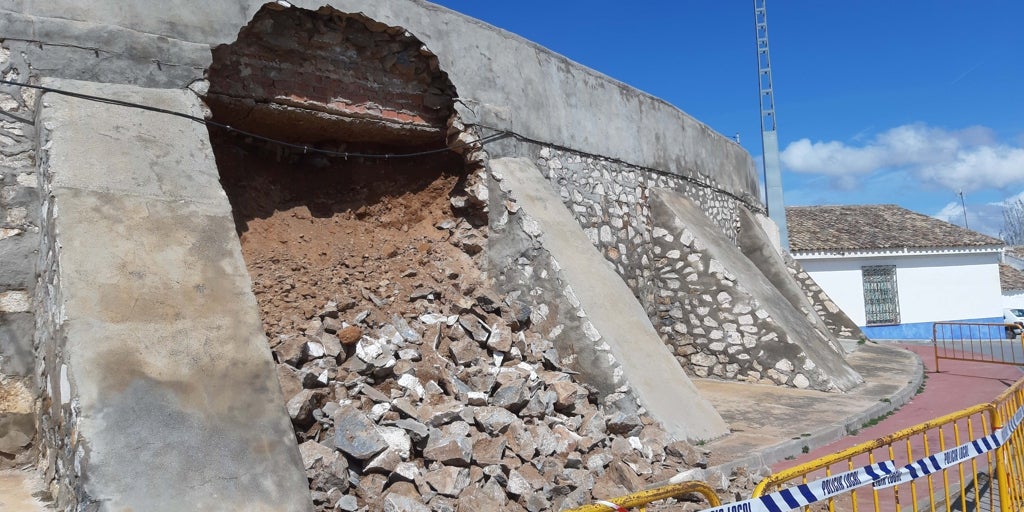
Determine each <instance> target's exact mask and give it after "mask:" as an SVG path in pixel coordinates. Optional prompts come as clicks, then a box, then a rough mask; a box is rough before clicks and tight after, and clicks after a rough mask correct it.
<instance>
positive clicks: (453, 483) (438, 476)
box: [424, 466, 470, 498]
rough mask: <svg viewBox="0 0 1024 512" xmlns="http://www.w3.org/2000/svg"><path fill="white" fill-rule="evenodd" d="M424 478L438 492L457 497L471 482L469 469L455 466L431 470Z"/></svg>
mask: <svg viewBox="0 0 1024 512" xmlns="http://www.w3.org/2000/svg"><path fill="white" fill-rule="evenodd" d="M424 480H426V482H427V484H428V485H430V487H431V488H432V489H434V491H436V492H437V493H438V494H441V495H443V496H450V497H452V498H457V497H458V496H459V494H461V493H462V490H463V489H465V488H466V487H467V486H469V484H470V479H469V470H468V469H466V468H459V467H453V466H443V467H441V468H439V469H434V470H431V471H429V472H428V473H427V475H426V476H425V477H424Z"/></svg>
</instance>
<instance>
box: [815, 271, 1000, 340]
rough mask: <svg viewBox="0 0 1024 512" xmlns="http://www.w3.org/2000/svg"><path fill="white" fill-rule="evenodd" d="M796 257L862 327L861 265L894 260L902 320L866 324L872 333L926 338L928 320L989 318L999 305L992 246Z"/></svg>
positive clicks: (929, 330) (871, 335) (868, 333)
mask: <svg viewBox="0 0 1024 512" xmlns="http://www.w3.org/2000/svg"><path fill="white" fill-rule="evenodd" d="M796 258H797V260H798V261H799V262H800V264H801V265H803V267H804V269H806V271H807V273H808V274H810V276H811V277H813V278H814V280H815V281H817V283H818V284H819V285H820V286H821V287H822V288H823V289H824V290H825V291H827V292H828V293H829V295H831V296H832V298H833V299H834V301H835V303H836V304H837V305H839V307H840V308H841V309H842V310H843V311H845V312H846V313H847V314H848V315H849V316H850V318H851V319H852V320H853V321H854V322H856V323H857V325H859V326H862V328H863V327H864V326H865V316H864V315H865V313H864V288H863V280H862V277H861V267H863V266H869V265H895V266H896V286H897V290H898V291H899V305H900V323H901V324H905V326H904V327H895V328H882V327H870V328H866V329H864V332H865V334H867V335H868V336H870V337H877V338H889V337H893V338H919V339H925V338H930V337H931V322H938V321H960V320H979V319H992V318H995V317H997V316H998V315H999V314H1000V312H1001V311H1002V304H1001V293H1000V290H999V268H998V264H997V263H998V259H999V254H998V252H995V251H989V252H981V253H968V254H920V255H877V256H861V257H857V256H847V257H833V258H812V257H806V256H800V255H798V256H796ZM965 298H969V300H965Z"/></svg>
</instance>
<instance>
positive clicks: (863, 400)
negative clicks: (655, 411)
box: [695, 342, 922, 473]
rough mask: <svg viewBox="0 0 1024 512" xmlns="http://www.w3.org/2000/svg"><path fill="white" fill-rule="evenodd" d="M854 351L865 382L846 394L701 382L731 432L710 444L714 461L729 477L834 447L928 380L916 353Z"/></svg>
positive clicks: (878, 347)
mask: <svg viewBox="0 0 1024 512" xmlns="http://www.w3.org/2000/svg"><path fill="white" fill-rule="evenodd" d="M854 348H856V351H855V352H854V353H852V354H850V356H849V358H848V361H849V362H850V364H851V365H852V366H853V367H854V368H855V369H856V370H857V371H858V372H859V373H860V374H861V375H862V376H863V377H864V378H865V380H866V381H867V382H866V383H865V384H862V385H860V386H858V387H857V388H855V389H853V390H851V391H849V392H847V393H824V392H820V391H811V390H799V389H792V388H781V387H778V386H766V385H756V384H744V383H739V382H723V381H715V380H707V379H697V380H695V384H696V385H697V388H698V389H700V391H701V394H703V395H704V396H705V397H707V399H708V400H709V401H711V403H712V404H713V405H714V406H715V409H717V410H718V411H719V413H721V415H722V417H723V418H725V420H726V421H727V422H728V423H729V427H730V429H731V430H732V433H731V434H730V435H729V436H727V437H725V438H722V439H719V440H716V441H713V442H710V443H708V444H707V445H706V448H707V449H709V450H711V460H710V464H711V465H712V466H720V467H721V468H722V469H724V470H725V472H726V473H728V470H730V469H731V468H733V467H736V466H741V465H745V466H758V465H761V466H771V465H772V464H775V463H776V462H780V461H784V460H785V459H786V458H787V457H796V456H799V455H801V454H802V453H803V452H804V450H813V449H815V448H818V447H822V446H827V445H831V444H832V443H834V442H836V441H839V440H840V439H843V438H845V437H847V435H848V430H855V429H859V428H860V427H861V425H863V424H864V423H866V422H868V421H870V420H871V419H872V418H874V417H877V416H881V415H883V414H885V413H886V412H888V411H890V410H892V409H893V408H894V407H898V406H899V405H902V404H904V403H906V402H907V401H908V400H910V399H911V398H912V397H913V395H914V393H915V392H916V391H917V389H918V387H919V386H920V383H921V378H922V366H921V360H920V359H919V358H918V356H917V355H915V354H914V353H912V352H909V351H906V350H903V349H901V348H899V347H896V346H894V345H890V344H882V343H871V342H869V343H866V344H863V345H857V346H856V347H854ZM805 447H806V448H805Z"/></svg>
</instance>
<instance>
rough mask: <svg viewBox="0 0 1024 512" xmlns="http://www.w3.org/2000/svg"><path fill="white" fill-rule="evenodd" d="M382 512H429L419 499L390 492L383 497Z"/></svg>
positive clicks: (428, 508)
mask: <svg viewBox="0 0 1024 512" xmlns="http://www.w3.org/2000/svg"><path fill="white" fill-rule="evenodd" d="M384 512H430V507H428V506H426V505H424V504H423V502H422V501H420V500H419V498H414V497H411V496H403V495H401V494H398V493H395V492H391V493H388V495H387V496H384Z"/></svg>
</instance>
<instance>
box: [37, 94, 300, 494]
mask: <svg viewBox="0 0 1024 512" xmlns="http://www.w3.org/2000/svg"><path fill="white" fill-rule="evenodd" d="M46 83H47V84H51V85H53V86H58V87H66V88H74V89H77V90H86V91H89V92H92V93H96V94H103V95H106V96H112V97H118V98H121V99H131V100H134V101H141V102H144V103H148V104H156V105H163V106H166V107H168V108H172V109H176V110H180V111H190V112H195V113H199V112H200V105H199V102H198V100H197V99H196V98H195V97H194V96H191V93H189V92H187V91H167V90H145V89H140V88H137V87H127V86H115V85H99V84H86V83H81V82H66V81H47V82H46ZM41 102H42V103H41V104H42V107H41V111H40V113H39V122H40V125H41V126H42V128H43V130H44V133H43V141H42V146H43V147H44V148H45V152H44V156H43V158H42V159H41V163H40V165H41V173H42V174H43V176H44V182H45V183H46V190H47V192H48V194H49V196H48V197H49V199H48V203H49V207H48V211H49V212H50V214H49V216H48V218H47V220H46V223H45V224H46V230H47V233H48V234H47V235H45V236H46V237H47V238H48V239H49V240H50V241H51V243H52V241H53V240H54V239H56V238H59V243H57V244H53V245H50V247H49V251H52V252H51V253H50V254H51V255H52V256H51V257H50V260H49V261H50V265H52V267H51V269H52V270H48V278H49V280H50V286H48V287H47V296H46V298H45V299H44V300H45V301H47V302H49V304H48V306H49V307H48V310H49V311H50V312H51V313H56V314H55V315H54V316H52V317H51V318H50V320H49V321H52V322H53V324H52V325H49V326H47V327H46V328H45V329H43V330H42V331H43V332H44V333H48V334H49V335H50V336H49V337H46V336H45V335H44V339H43V342H42V343H43V345H44V348H45V351H46V352H47V353H48V356H47V358H46V360H45V363H44V369H43V375H42V378H43V379H44V380H46V381H48V382H49V386H48V389H49V390H50V393H51V397H50V398H51V403H52V404H53V407H54V408H56V409H55V410H53V411H51V412H49V414H52V415H53V416H48V415H47V414H46V413H45V412H44V423H46V424H52V425H63V427H62V428H58V429H55V430H50V431H48V432H46V434H45V435H47V436H50V439H48V441H49V445H50V447H51V448H50V449H51V450H52V452H51V453H52V456H54V457H56V458H57V459H61V463H60V464H58V465H57V471H58V474H57V475H56V476H57V482H58V485H59V487H60V489H58V490H57V492H56V493H55V494H56V495H57V499H58V502H59V503H60V504H61V505H62V506H65V507H72V506H78V505H81V506H86V505H88V506H92V505H89V504H95V506H97V507H98V508H97V509H96V510H122V509H125V508H131V509H135V510H154V511H157V510H179V509H180V505H181V503H189V504H190V505H191V506H194V507H199V508H208V509H211V510H212V509H223V508H224V507H225V505H226V504H232V505H230V506H231V507H234V506H236V505H237V506H240V507H242V508H245V509H247V510H307V509H309V508H310V507H311V504H310V502H309V494H308V491H307V490H306V480H305V477H304V475H303V471H302V466H301V461H300V460H299V456H298V455H299V454H298V450H297V447H296V444H295V440H294V437H293V434H292V429H291V425H290V422H289V420H288V417H287V415H286V414H285V411H284V408H283V405H282V404H283V399H282V397H281V391H280V386H279V384H278V382H277V379H276V373H275V371H274V367H273V362H272V360H271V357H270V352H269V350H268V347H267V343H266V340H265V338H264V336H263V333H262V328H261V324H260V320H259V317H258V314H257V311H256V303H255V299H254V297H253V295H252V292H251V290H250V284H249V277H248V274H247V272H246V269H245V265H244V262H243V261H242V256H241V251H240V248H239V245H238V238H237V236H236V234H235V232H234V221H233V219H232V217H231V213H230V207H229V205H228V201H227V198H226V196H225V195H224V192H223V191H222V190H221V188H220V186H219V184H218V183H217V179H218V174H217V170H216V166H215V164H214V160H213V154H212V150H211V148H210V146H209V142H208V140H207V138H206V134H205V130H204V129H203V127H202V126H201V125H198V124H195V123H192V122H190V121H186V120H180V119H179V120H168V119H167V118H166V117H165V116H162V115H158V114H154V113H148V112H143V111H139V110H135V109H125V108H112V107H110V106H103V105H100V104H97V103H88V102H81V101H76V100H73V99H69V98H66V97H62V96H57V95H45V96H43V98H42V100H41ZM184 148H187V149H184ZM111 154H118V155H121V156H120V157H119V158H113V159H111V158H107V156H108V155H111ZM101 163H102V165H101ZM60 468H64V469H63V470H61V469H60ZM71 468H75V469H74V470H72V469H71ZM53 469H54V468H51V471H52V470H53ZM61 472H63V473H64V474H60V473H61ZM169 476H170V478H169Z"/></svg>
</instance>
